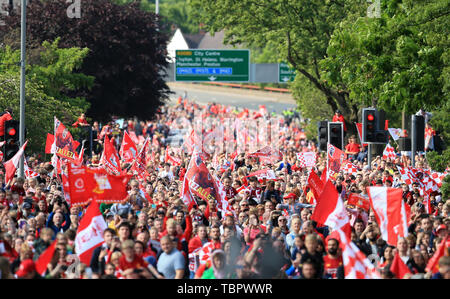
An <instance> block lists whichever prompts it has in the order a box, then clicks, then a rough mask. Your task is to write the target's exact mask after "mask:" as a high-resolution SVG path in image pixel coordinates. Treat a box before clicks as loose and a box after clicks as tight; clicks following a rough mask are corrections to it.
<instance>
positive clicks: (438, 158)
mask: <svg viewBox="0 0 450 299" xmlns="http://www.w3.org/2000/svg"><path fill="white" fill-rule="evenodd" d="M427 161H428V164H429V165H430V168H431V169H432V170H434V171H438V172H444V171H445V170H446V169H447V167H449V166H450V148H448V149H446V150H445V151H443V152H442V153H441V154H439V153H438V152H429V153H427ZM440 191H441V193H442V196H443V199H444V200H446V199H449V198H450V175H447V176H446V177H445V179H444V181H443V183H442V186H441V188H440Z"/></svg>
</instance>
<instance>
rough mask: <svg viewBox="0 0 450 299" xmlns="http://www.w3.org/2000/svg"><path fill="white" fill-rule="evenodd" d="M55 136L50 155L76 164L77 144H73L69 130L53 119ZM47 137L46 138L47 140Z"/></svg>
mask: <svg viewBox="0 0 450 299" xmlns="http://www.w3.org/2000/svg"><path fill="white" fill-rule="evenodd" d="M54 125H55V136H54V142H53V145H52V147H51V153H52V154H56V155H57V156H59V157H61V158H64V159H67V160H69V161H72V162H76V160H77V159H78V155H77V153H76V148H77V147H78V145H79V143H78V142H77V143H75V140H73V138H72V134H70V132H69V130H68V129H67V128H66V127H65V126H64V125H63V124H62V122H60V121H59V120H58V119H57V118H56V117H55V124H54ZM48 137H49V136H47V139H48Z"/></svg>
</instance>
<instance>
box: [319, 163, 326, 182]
mask: <svg viewBox="0 0 450 299" xmlns="http://www.w3.org/2000/svg"><path fill="white" fill-rule="evenodd" d="M320 180H321V181H322V183H323V184H325V183H326V182H327V167H326V166H325V168H324V169H323V171H322V174H321V175H320Z"/></svg>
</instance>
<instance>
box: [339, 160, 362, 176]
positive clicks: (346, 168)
mask: <svg viewBox="0 0 450 299" xmlns="http://www.w3.org/2000/svg"><path fill="white" fill-rule="evenodd" d="M341 170H342V171H343V172H344V173H348V174H350V175H356V173H357V172H358V167H357V166H356V165H355V164H353V163H352V162H349V161H346V162H344V164H342V166H341Z"/></svg>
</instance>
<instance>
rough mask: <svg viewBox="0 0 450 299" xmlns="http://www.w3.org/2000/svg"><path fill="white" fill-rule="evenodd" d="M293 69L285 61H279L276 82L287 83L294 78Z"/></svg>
mask: <svg viewBox="0 0 450 299" xmlns="http://www.w3.org/2000/svg"><path fill="white" fill-rule="evenodd" d="M295 75H296V73H295V69H293V68H291V67H290V66H289V65H288V64H287V63H284V62H281V63H279V64H278V82H279V83H288V82H292V81H294V79H295Z"/></svg>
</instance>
